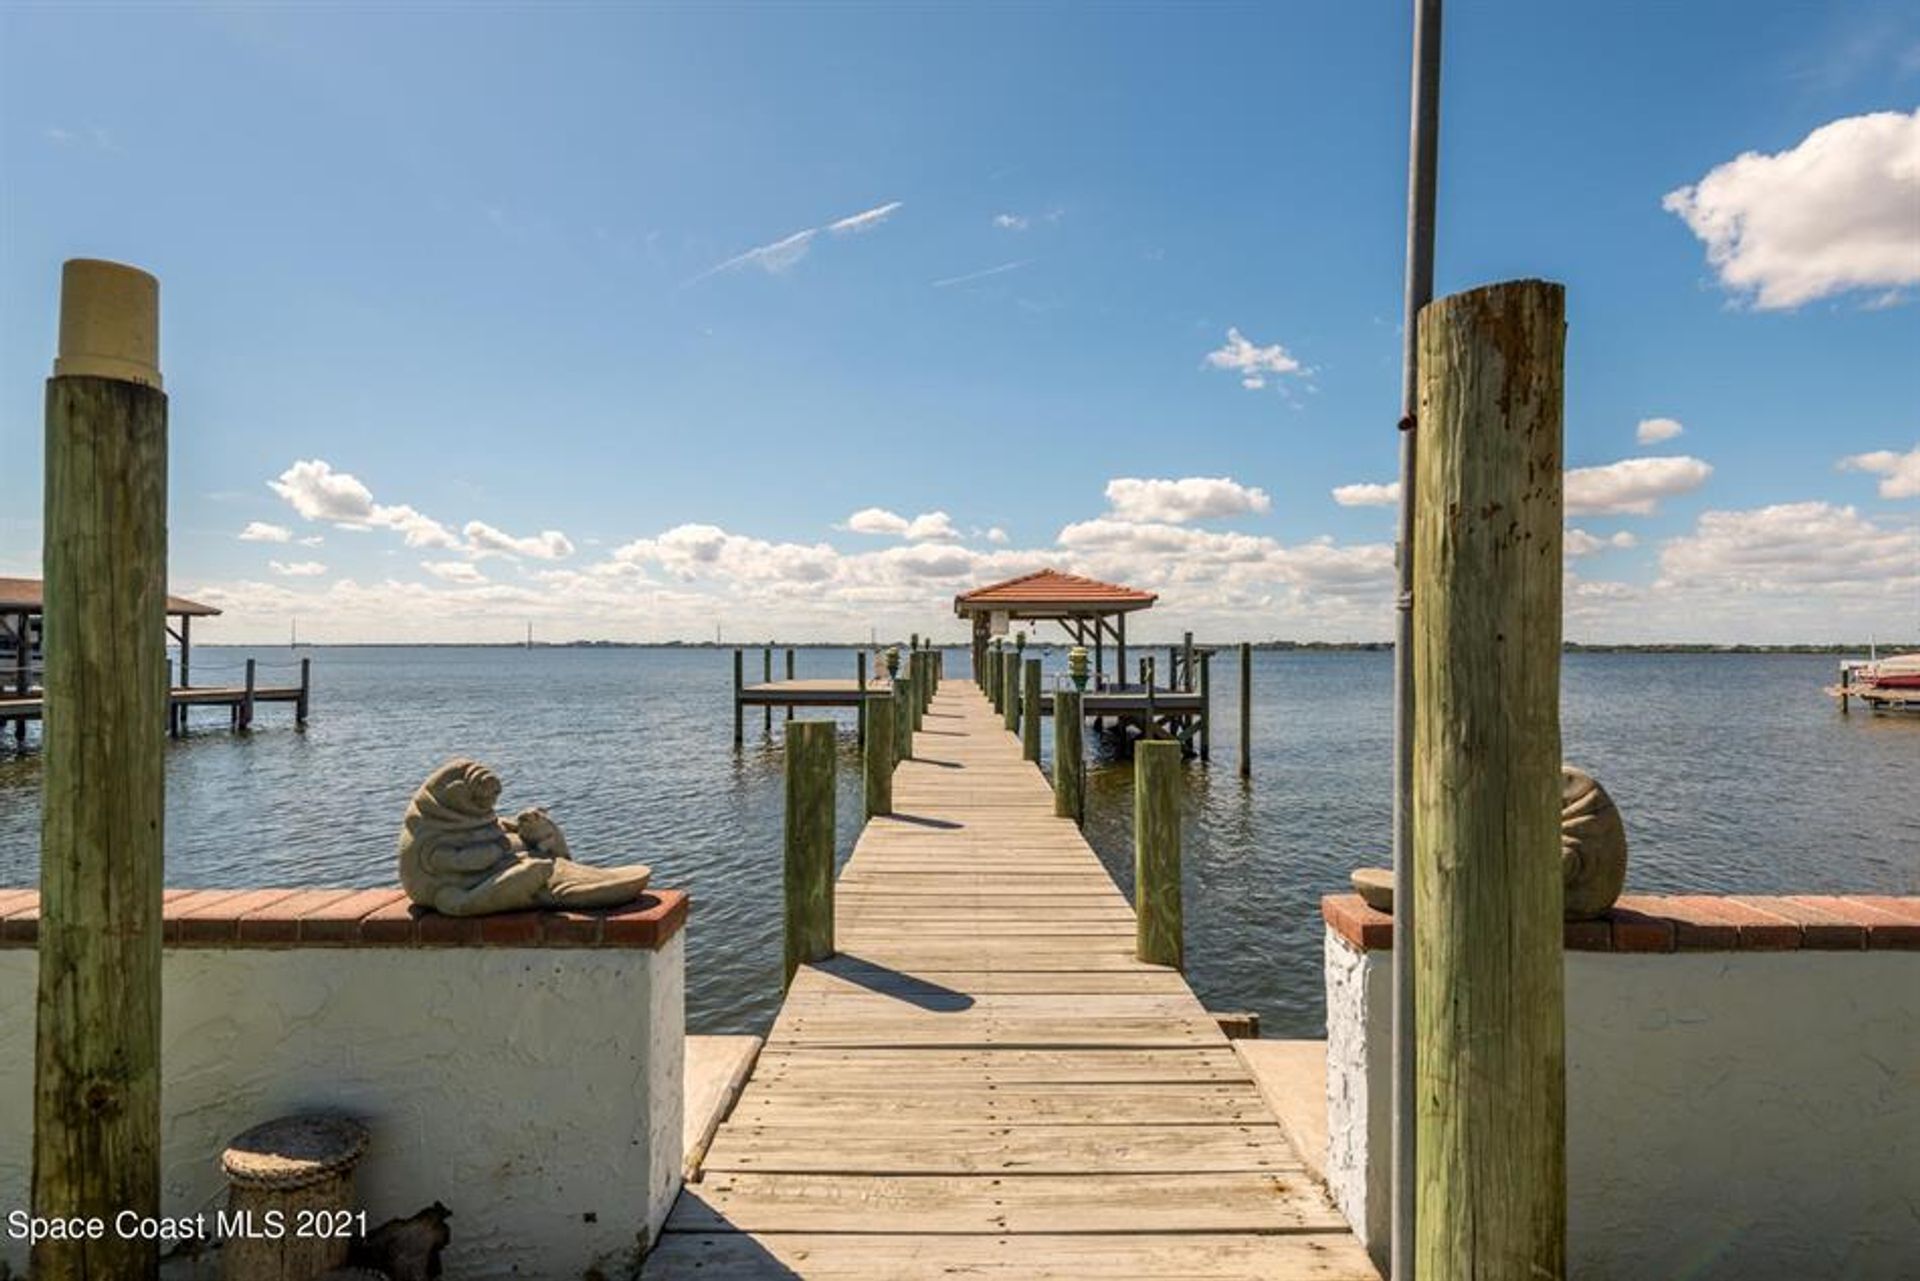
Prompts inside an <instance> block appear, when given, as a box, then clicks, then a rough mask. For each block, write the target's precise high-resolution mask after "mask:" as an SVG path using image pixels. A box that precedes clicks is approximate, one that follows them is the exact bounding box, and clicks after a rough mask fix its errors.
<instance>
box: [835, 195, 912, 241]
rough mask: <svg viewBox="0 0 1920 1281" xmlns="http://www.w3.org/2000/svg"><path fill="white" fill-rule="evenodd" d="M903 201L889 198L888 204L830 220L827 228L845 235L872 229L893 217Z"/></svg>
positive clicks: (839, 234)
mask: <svg viewBox="0 0 1920 1281" xmlns="http://www.w3.org/2000/svg"><path fill="white" fill-rule="evenodd" d="M903 203H904V202H903V201H899V200H889V201H888V202H887V203H886V204H884V205H876V206H875V207H873V208H872V209H868V210H866V211H865V212H863V213H857V214H852V215H850V216H848V217H846V218H842V219H840V220H839V221H838V222H830V223H828V224H827V230H828V231H830V232H832V233H833V234H834V235H836V236H844V235H845V234H847V233H848V232H850V231H871V230H872V229H873V228H875V227H878V226H879V225H880V224H881V223H883V222H885V221H886V220H887V219H888V218H891V217H892V216H893V211H894V210H896V209H898V208H899V207H900V206H901V205H902V204H903Z"/></svg>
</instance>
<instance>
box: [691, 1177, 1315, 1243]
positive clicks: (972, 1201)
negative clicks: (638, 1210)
mask: <svg viewBox="0 0 1920 1281" xmlns="http://www.w3.org/2000/svg"><path fill="white" fill-rule="evenodd" d="M1345 1226H1346V1224H1345V1221H1344V1220H1342V1219H1341V1218H1340V1215H1339V1212H1338V1211H1336V1210H1334V1209H1333V1207H1332V1206H1331V1205H1329V1204H1328V1203H1327V1201H1326V1198H1325V1197H1324V1196H1323V1195H1322V1194H1321V1193H1320V1191H1319V1189H1317V1188H1316V1187H1315V1186H1314V1185H1313V1184H1312V1183H1311V1182H1310V1181H1309V1180H1308V1179H1307V1176H1306V1173H1305V1171H1304V1170H1287V1171H1272V1172H1262V1173H1258V1174H1205V1175H1191V1174H1114V1173H1109V1174H1105V1175H1103V1176H1102V1177H1100V1178H1097V1179H1089V1178H1084V1177H1080V1176H1077V1175H1052V1174H1023V1175H1006V1176H995V1175H984V1174H981V1175H918V1176H900V1175H855V1174H830V1175H819V1174H781V1175H766V1174H742V1173H733V1172H725V1171H710V1172H709V1173H708V1175H707V1177H706V1178H705V1179H704V1180H703V1181H701V1182H700V1183H698V1184H695V1185H692V1186H689V1187H688V1188H687V1189H686V1191H685V1192H684V1193H683V1194H682V1195H681V1197H680V1200H679V1203H678V1204H676V1205H675V1206H674V1208H673V1213H672V1215H671V1216H670V1217H669V1219H668V1226H667V1230H668V1231H671V1232H889V1231H893V1232H897V1231H901V1230H902V1229H903V1228H905V1229H908V1230H911V1231H915V1232H1182V1231H1185V1232H1286V1231H1302V1230H1305V1231H1321V1232H1331V1231H1339V1230H1341V1229H1344V1228H1345Z"/></svg>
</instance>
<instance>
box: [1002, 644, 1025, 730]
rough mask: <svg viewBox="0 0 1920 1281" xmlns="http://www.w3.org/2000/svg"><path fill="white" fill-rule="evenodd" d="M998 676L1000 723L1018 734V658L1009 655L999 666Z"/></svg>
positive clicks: (1014, 655)
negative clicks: (999, 673)
mask: <svg viewBox="0 0 1920 1281" xmlns="http://www.w3.org/2000/svg"><path fill="white" fill-rule="evenodd" d="M1001 666H1002V668H1003V670H1002V672H1001V676H1000V723H1001V724H1002V725H1003V726H1005V727H1006V728H1007V729H1008V730H1010V731H1012V732H1014V733H1018V732H1019V730H1020V658H1019V656H1018V655H1017V654H1009V655H1008V656H1007V658H1006V661H1005V662H1004V663H1002V664H1001Z"/></svg>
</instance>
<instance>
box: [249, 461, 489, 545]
mask: <svg viewBox="0 0 1920 1281" xmlns="http://www.w3.org/2000/svg"><path fill="white" fill-rule="evenodd" d="M267 487H268V488H270V489H271V490H273V492H274V493H276V494H278V495H280V497H282V498H284V499H286V500H287V502H288V504H289V505H291V506H292V508H293V509H294V511H296V512H298V513H299V514H300V515H301V516H303V517H305V518H306V519H307V520H324V521H329V522H331V523H333V524H335V525H338V526H340V527H342V528H345V529H390V530H393V531H394V532H396V533H398V534H400V535H402V536H403V537H404V538H405V539H406V542H407V546H409V547H457V546H459V543H460V540H459V539H458V538H456V537H454V534H453V531H452V530H450V529H448V528H447V527H446V526H445V525H442V524H441V523H440V522H439V521H437V520H435V519H433V518H432V517H431V516H426V515H423V514H421V513H420V512H418V511H415V510H414V509H413V508H411V507H409V506H407V505H406V504H404V503H400V504H396V505H392V506H386V505H382V504H380V503H376V502H374V501H373V491H371V490H370V489H368V488H367V487H366V486H365V485H364V484H362V483H361V482H360V479H359V477H357V476H354V475H353V474H351V473H350V472H343V471H335V470H334V469H333V465H332V464H331V463H328V462H326V461H325V460H324V459H319V458H311V459H302V460H300V461H298V462H296V463H294V465H293V466H291V467H289V468H287V470H285V471H283V472H281V473H280V479H278V480H273V481H268V482H267Z"/></svg>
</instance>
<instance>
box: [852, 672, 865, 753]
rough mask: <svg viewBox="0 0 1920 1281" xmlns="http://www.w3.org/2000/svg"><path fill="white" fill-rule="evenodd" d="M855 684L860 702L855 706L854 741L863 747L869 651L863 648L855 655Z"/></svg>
mask: <svg viewBox="0 0 1920 1281" xmlns="http://www.w3.org/2000/svg"><path fill="white" fill-rule="evenodd" d="M853 684H854V688H855V689H856V690H858V691H859V694H860V702H859V704H858V705H857V706H856V707H855V708H854V714H853V726H854V741H855V742H857V743H858V744H859V745H860V746H861V747H865V746H866V745H867V651H866V650H864V649H863V650H861V651H860V652H859V653H857V654H855V655H854V656H853Z"/></svg>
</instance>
